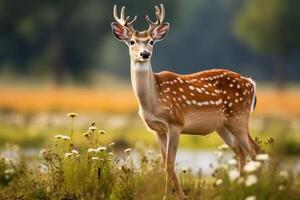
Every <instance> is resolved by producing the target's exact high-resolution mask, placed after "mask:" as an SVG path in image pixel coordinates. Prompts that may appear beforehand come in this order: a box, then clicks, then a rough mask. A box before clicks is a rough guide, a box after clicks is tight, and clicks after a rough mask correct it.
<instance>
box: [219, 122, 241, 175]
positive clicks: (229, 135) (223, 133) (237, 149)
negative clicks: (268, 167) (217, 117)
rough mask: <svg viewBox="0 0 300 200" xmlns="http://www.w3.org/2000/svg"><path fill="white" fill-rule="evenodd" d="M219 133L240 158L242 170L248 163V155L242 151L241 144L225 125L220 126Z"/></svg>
mask: <svg viewBox="0 0 300 200" xmlns="http://www.w3.org/2000/svg"><path fill="white" fill-rule="evenodd" d="M217 133H218V135H219V136H220V137H221V138H222V139H223V141H224V142H225V143H226V144H227V145H228V146H229V148H230V149H231V150H232V151H233V152H234V153H235V155H236V156H237V158H238V160H239V170H240V171H241V170H242V167H243V166H244V165H245V163H246V156H245V154H244V152H243V151H242V149H241V147H240V145H239V144H238V143H237V142H236V139H235V137H234V136H233V135H232V133H231V132H230V131H229V130H228V129H227V128H226V127H225V126H223V127H221V128H219V129H218V130H217Z"/></svg>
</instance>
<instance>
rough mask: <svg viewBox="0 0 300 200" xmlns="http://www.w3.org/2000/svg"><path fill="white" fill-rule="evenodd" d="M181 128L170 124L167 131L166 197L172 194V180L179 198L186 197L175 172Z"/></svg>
mask: <svg viewBox="0 0 300 200" xmlns="http://www.w3.org/2000/svg"><path fill="white" fill-rule="evenodd" d="M179 136H180V129H179V128H178V127H175V126H170V127H169V131H168V133H167V151H166V159H165V169H166V172H167V174H166V188H165V195H164V199H167V198H168V195H170V194H171V188H172V181H173V183H174V186H175V190H176V193H177V195H178V197H179V199H186V196H185V194H184V193H183V191H182V188H181V186H180V184H179V181H178V178H177V176H176V173H175V169H174V168H175V159H176V153H177V147H178V143H179Z"/></svg>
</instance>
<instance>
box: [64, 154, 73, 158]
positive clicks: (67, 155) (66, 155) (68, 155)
mask: <svg viewBox="0 0 300 200" xmlns="http://www.w3.org/2000/svg"><path fill="white" fill-rule="evenodd" d="M72 155H73V154H72V153H65V157H66V158H68V157H71V156H72Z"/></svg>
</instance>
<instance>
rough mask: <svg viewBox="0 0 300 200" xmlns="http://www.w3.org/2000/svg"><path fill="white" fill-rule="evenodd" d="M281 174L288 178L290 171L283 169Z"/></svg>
mask: <svg viewBox="0 0 300 200" xmlns="http://www.w3.org/2000/svg"><path fill="white" fill-rule="evenodd" d="M279 176H280V177H282V178H285V179H286V178H288V176H289V173H288V171H286V170H281V171H280V172H279Z"/></svg>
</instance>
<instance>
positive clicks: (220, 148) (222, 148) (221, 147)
mask: <svg viewBox="0 0 300 200" xmlns="http://www.w3.org/2000/svg"><path fill="white" fill-rule="evenodd" d="M228 148H229V147H228V145H227V144H222V145H220V146H219V147H218V149H219V150H222V151H224V150H226V149H228Z"/></svg>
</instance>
